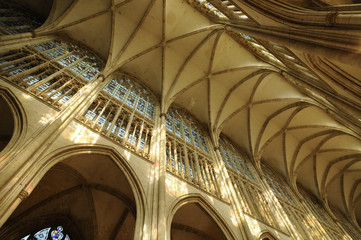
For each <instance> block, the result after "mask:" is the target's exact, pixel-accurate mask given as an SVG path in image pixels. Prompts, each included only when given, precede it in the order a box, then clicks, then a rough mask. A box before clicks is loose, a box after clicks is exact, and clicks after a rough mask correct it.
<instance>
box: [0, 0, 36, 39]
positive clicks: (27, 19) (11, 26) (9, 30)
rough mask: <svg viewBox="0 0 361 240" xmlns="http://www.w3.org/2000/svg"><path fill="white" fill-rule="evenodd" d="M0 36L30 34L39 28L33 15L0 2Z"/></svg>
mask: <svg viewBox="0 0 361 240" xmlns="http://www.w3.org/2000/svg"><path fill="white" fill-rule="evenodd" d="M0 15H1V17H0V36H3V35H12V34H19V33H26V32H31V31H32V30H34V29H36V28H38V27H40V26H41V24H42V23H41V22H40V21H39V19H37V18H36V17H34V14H33V13H30V12H28V11H27V9H25V8H22V7H21V6H19V5H18V4H14V3H11V2H10V1H9V2H7V1H1V2H0Z"/></svg>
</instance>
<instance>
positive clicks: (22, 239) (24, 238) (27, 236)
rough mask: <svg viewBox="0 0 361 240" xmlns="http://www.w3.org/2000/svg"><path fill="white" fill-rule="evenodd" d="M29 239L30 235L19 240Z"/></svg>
mask: <svg viewBox="0 0 361 240" xmlns="http://www.w3.org/2000/svg"><path fill="white" fill-rule="evenodd" d="M29 237H30V234H29V235H28V236H26V237H23V238H22V239H20V240H27V239H28V238H29Z"/></svg>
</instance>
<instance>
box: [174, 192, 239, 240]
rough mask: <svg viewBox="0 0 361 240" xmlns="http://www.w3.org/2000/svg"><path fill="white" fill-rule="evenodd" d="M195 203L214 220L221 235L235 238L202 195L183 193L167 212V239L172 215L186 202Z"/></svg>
mask: <svg viewBox="0 0 361 240" xmlns="http://www.w3.org/2000/svg"><path fill="white" fill-rule="evenodd" d="M192 203H193V204H197V205H198V207H199V208H200V209H201V210H203V211H205V213H206V214H207V215H208V217H210V218H211V220H213V221H214V223H215V224H216V225H217V226H218V227H219V229H220V230H221V232H222V233H223V235H224V236H225V237H226V239H228V240H231V239H234V240H235V239H237V238H236V237H235V235H234V233H233V232H232V231H231V230H230V228H229V226H228V224H227V223H226V221H225V219H224V218H223V217H222V216H221V215H220V214H219V213H218V212H217V210H216V209H215V208H214V207H213V206H212V204H210V203H209V202H208V201H207V200H206V199H205V198H204V197H203V196H202V195H200V194H187V195H184V196H182V197H180V198H178V199H176V200H175V201H174V202H173V203H172V204H171V207H170V211H169V214H168V220H167V226H168V228H167V237H168V239H171V226H172V222H173V219H174V216H175V215H176V213H177V211H178V210H179V209H180V208H181V207H183V206H185V205H187V204H192Z"/></svg>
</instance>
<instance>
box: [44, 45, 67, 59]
mask: <svg viewBox="0 0 361 240" xmlns="http://www.w3.org/2000/svg"><path fill="white" fill-rule="evenodd" d="M68 52H69V50H68V49H67V48H65V47H59V48H56V49H53V50H49V51H47V52H45V53H44V54H45V55H46V56H48V57H50V58H58V57H60V56H63V55H65V54H67V53H68Z"/></svg>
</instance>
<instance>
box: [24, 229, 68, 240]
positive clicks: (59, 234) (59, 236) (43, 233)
mask: <svg viewBox="0 0 361 240" xmlns="http://www.w3.org/2000/svg"><path fill="white" fill-rule="evenodd" d="M50 237H51V239H52V240H70V237H69V235H68V234H66V233H64V232H63V227H62V226H58V227H57V228H51V227H48V228H44V229H42V230H40V231H38V232H36V233H35V234H34V235H32V234H29V235H27V236H25V237H23V238H21V239H20V240H47V239H50Z"/></svg>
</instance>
